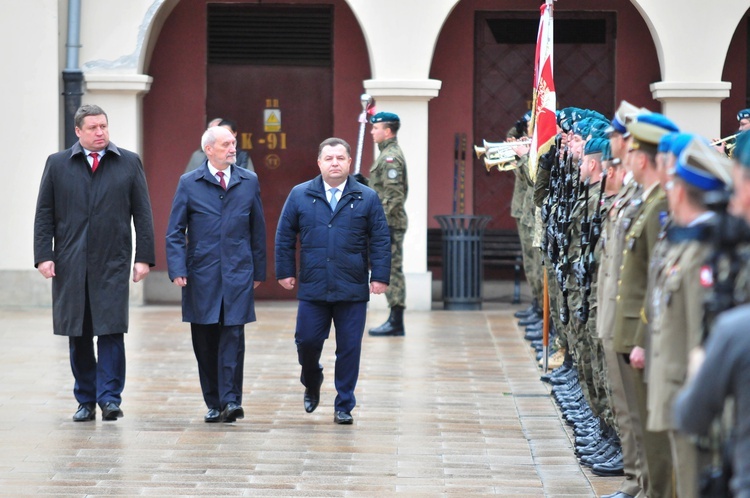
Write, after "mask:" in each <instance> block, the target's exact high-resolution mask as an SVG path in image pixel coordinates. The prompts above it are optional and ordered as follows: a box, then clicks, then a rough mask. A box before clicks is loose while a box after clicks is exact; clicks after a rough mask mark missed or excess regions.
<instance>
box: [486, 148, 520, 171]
mask: <svg viewBox="0 0 750 498" xmlns="http://www.w3.org/2000/svg"><path fill="white" fill-rule="evenodd" d="M511 152H512V151H511ZM515 159H516V155H515V154H513V155H511V156H505V157H495V158H490V157H485V158H484V167H485V168H487V172H489V171H490V170H491V169H492V168H494V167H495V166H497V169H498V171H511V170H514V169H516V168H517V167H518V163H516V162H515ZM509 163H510V164H509Z"/></svg>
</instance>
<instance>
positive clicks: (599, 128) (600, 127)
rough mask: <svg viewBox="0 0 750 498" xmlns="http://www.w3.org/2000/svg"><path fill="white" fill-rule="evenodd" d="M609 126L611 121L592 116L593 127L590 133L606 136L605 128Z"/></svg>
mask: <svg viewBox="0 0 750 498" xmlns="http://www.w3.org/2000/svg"><path fill="white" fill-rule="evenodd" d="M608 126H609V121H602V120H601V119H594V118H592V121H591V127H590V128H589V133H590V134H591V135H594V136H603V137H606V134H605V130H606V129H607V127H608Z"/></svg>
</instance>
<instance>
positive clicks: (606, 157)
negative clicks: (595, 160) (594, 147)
mask: <svg viewBox="0 0 750 498" xmlns="http://www.w3.org/2000/svg"><path fill="white" fill-rule="evenodd" d="M611 160H612V146H611V145H610V144H609V140H605V141H604V145H602V161H611Z"/></svg>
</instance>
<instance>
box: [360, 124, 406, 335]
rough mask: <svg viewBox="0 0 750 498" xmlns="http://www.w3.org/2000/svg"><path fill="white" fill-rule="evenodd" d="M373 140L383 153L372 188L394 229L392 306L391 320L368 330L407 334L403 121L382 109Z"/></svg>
mask: <svg viewBox="0 0 750 498" xmlns="http://www.w3.org/2000/svg"><path fill="white" fill-rule="evenodd" d="M371 122H372V130H371V131H370V133H371V134H372V138H373V141H374V142H375V143H376V144H377V146H378V149H380V155H379V156H378V159H377V160H376V161H375V163H374V164H373V165H372V166H371V167H370V180H369V185H370V187H371V188H372V189H373V190H375V192H377V194H378V197H380V202H382V204H383V210H384V211H385V217H386V219H387V220H388V228H389V229H390V232H391V283H390V285H389V286H388V290H387V291H386V293H385V296H386V298H387V299H388V307H389V308H390V309H391V313H390V316H389V317H388V320H387V321H386V322H385V323H384V324H383V325H381V326H379V327H375V328H372V329H370V330H369V334H370V335H373V336H400V335H404V309H405V308H406V282H405V281H404V269H403V260H404V234H405V233H406V227H407V225H408V220H407V218H406V209H405V208H404V203H405V202H406V196H407V195H408V193H409V181H408V178H407V175H406V160H405V159H404V153H403V152H401V147H399V145H398V137H397V135H398V130H399V128H400V127H401V120H400V119H399V117H398V116H397V115H396V114H393V113H392V112H379V113H377V114H375V115H374V116H373V117H372V119H371Z"/></svg>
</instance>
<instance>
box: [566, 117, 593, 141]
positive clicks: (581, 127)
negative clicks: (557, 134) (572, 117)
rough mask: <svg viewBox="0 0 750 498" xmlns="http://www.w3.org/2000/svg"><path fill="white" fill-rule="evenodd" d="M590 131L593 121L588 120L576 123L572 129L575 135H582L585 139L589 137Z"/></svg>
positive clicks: (580, 120)
mask: <svg viewBox="0 0 750 498" xmlns="http://www.w3.org/2000/svg"><path fill="white" fill-rule="evenodd" d="M590 129H591V120H590V119H588V118H585V119H579V120H578V121H574V122H573V126H572V127H571V130H573V134H575V135H580V136H582V137H584V138H585V137H588V136H589V130H590Z"/></svg>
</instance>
